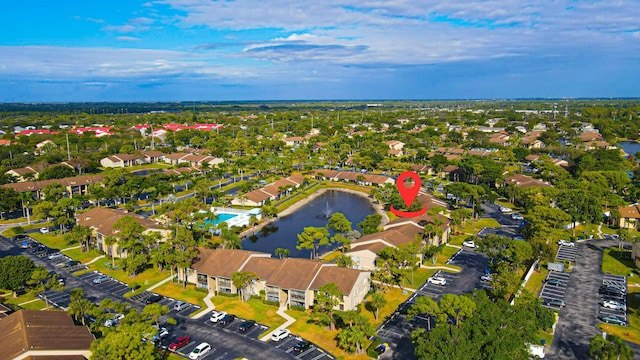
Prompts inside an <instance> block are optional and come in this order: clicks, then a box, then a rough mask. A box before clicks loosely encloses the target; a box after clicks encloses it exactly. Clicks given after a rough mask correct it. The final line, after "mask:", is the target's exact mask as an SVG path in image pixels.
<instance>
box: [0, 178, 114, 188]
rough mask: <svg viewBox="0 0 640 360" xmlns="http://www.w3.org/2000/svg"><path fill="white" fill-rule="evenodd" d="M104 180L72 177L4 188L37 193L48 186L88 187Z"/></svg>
mask: <svg viewBox="0 0 640 360" xmlns="http://www.w3.org/2000/svg"><path fill="white" fill-rule="evenodd" d="M102 179H104V176H103V175H81V176H74V177H69V178H64V179H51V180H43V181H25V182H20V183H14V184H5V185H3V186H4V187H9V188H12V189H14V190H16V191H18V192H25V191H38V190H42V189H44V187H45V186H47V185H49V184H54V183H57V184H62V186H76V185H89V184H94V183H95V184H98V183H101V182H102Z"/></svg>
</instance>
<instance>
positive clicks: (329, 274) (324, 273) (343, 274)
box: [310, 266, 363, 295]
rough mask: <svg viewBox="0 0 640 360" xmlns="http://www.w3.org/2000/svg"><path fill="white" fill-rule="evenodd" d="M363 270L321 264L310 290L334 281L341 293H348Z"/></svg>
mask: <svg viewBox="0 0 640 360" xmlns="http://www.w3.org/2000/svg"><path fill="white" fill-rule="evenodd" d="M362 272H363V271H361V270H354V269H348V268H344V267H339V266H323V267H322V268H320V272H318V275H317V276H316V278H315V280H313V283H312V284H311V286H310V289H311V290H318V289H320V287H321V286H323V285H326V284H329V283H334V284H336V285H338V289H340V292H342V294H343V295H348V294H350V293H351V290H352V289H353V287H354V286H355V285H356V282H357V281H358V277H359V276H360V274H361V273H362Z"/></svg>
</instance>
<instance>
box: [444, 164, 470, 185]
mask: <svg viewBox="0 0 640 360" xmlns="http://www.w3.org/2000/svg"><path fill="white" fill-rule="evenodd" d="M440 177H441V178H445V179H449V180H451V181H461V180H462V179H463V177H464V171H463V170H462V169H461V168H459V167H457V166H455V165H447V166H445V167H443V168H442V170H441V171H440Z"/></svg>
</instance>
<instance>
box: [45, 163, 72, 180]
mask: <svg viewBox="0 0 640 360" xmlns="http://www.w3.org/2000/svg"><path fill="white" fill-rule="evenodd" d="M73 176H76V173H75V171H73V169H72V168H70V167H68V166H67V165H53V166H49V167H48V168H46V169H44V170H42V171H41V172H40V173H39V174H38V180H49V179H64V178H66V177H73Z"/></svg>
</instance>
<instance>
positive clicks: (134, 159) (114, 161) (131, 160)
mask: <svg viewBox="0 0 640 360" xmlns="http://www.w3.org/2000/svg"><path fill="white" fill-rule="evenodd" d="M144 160H145V158H144V156H142V155H140V154H116V155H111V156H107V157H106V158H103V159H102V160H100V165H102V166H104V167H107V168H115V167H129V166H135V165H141V164H143V163H144V162H145V161H144Z"/></svg>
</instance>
